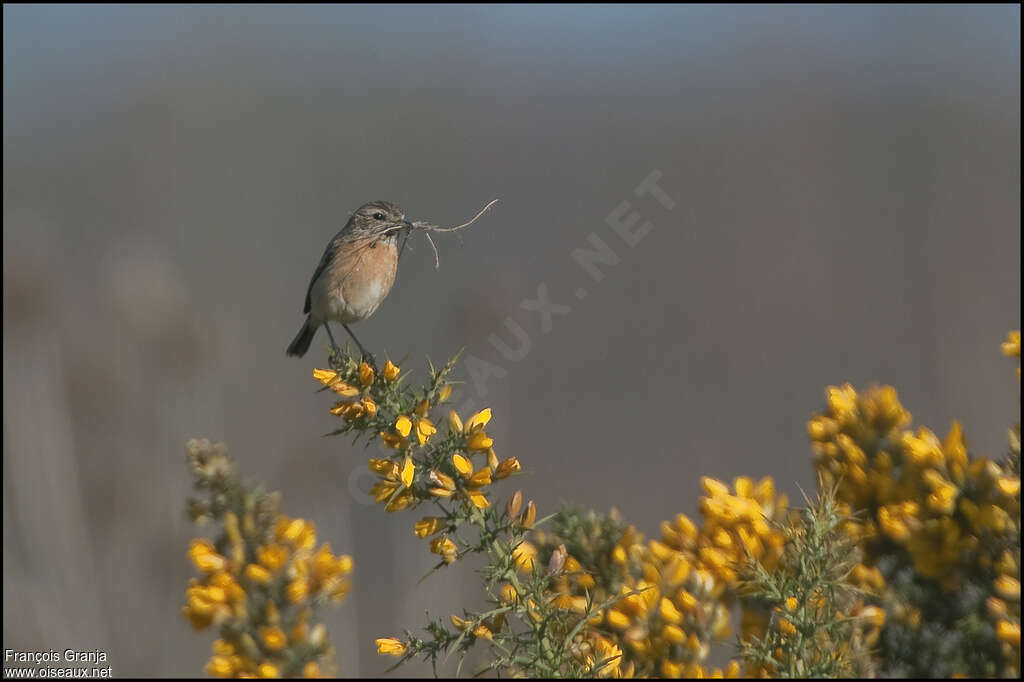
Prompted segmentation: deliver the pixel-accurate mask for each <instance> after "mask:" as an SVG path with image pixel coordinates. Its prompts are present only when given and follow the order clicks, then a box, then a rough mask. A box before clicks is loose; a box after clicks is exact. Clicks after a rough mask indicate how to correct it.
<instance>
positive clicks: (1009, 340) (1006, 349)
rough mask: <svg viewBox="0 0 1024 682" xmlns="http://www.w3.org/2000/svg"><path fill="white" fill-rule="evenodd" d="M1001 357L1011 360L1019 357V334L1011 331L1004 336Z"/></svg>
mask: <svg viewBox="0 0 1024 682" xmlns="http://www.w3.org/2000/svg"><path fill="white" fill-rule="evenodd" d="M1002 351H1003V355H1005V356H1007V357H1011V358H1019V357H1020V332H1019V331H1012V332H1010V333H1009V334H1007V335H1006V341H1003V345H1002Z"/></svg>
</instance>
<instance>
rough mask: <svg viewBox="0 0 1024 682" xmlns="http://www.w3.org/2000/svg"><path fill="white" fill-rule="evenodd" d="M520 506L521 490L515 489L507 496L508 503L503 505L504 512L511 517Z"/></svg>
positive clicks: (516, 512)
mask: <svg viewBox="0 0 1024 682" xmlns="http://www.w3.org/2000/svg"><path fill="white" fill-rule="evenodd" d="M522 506H523V491H522V490H517V491H515V492H514V493H513V494H512V497H511V498H509V501H508V504H507V505H506V506H505V513H506V514H507V515H508V517H509V518H512V517H513V516H515V515H516V514H518V513H519V510H520V509H522Z"/></svg>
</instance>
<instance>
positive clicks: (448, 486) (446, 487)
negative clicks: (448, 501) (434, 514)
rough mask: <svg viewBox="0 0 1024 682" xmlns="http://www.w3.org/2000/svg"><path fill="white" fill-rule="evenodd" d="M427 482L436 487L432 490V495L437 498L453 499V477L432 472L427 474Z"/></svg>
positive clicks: (435, 471)
mask: <svg viewBox="0 0 1024 682" xmlns="http://www.w3.org/2000/svg"><path fill="white" fill-rule="evenodd" d="M427 480H428V481H429V482H430V483H431V484H432V485H434V487H433V488H431V489H430V494H431V495H435V496H437V497H451V496H452V495H453V494H455V481H454V480H452V477H451V476H448V475H447V474H442V473H441V472H440V471H437V470H433V469H432V470H431V471H430V473H429V474H427Z"/></svg>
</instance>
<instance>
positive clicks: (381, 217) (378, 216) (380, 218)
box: [373, 211, 384, 220]
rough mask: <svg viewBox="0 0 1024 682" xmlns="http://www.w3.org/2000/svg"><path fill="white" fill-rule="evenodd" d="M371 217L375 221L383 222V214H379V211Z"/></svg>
mask: <svg viewBox="0 0 1024 682" xmlns="http://www.w3.org/2000/svg"><path fill="white" fill-rule="evenodd" d="M373 217H374V218H376V219H377V220H384V214H383V213H381V212H380V211H377V212H376V213H374V214H373Z"/></svg>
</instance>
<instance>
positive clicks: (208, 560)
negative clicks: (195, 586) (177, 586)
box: [188, 539, 228, 573]
mask: <svg viewBox="0 0 1024 682" xmlns="http://www.w3.org/2000/svg"><path fill="white" fill-rule="evenodd" d="M188 556H189V558H190V559H192V563H194V564H195V565H196V568H197V569H198V570H199V571H200V572H202V573H216V572H217V571H222V570H224V569H225V568H227V565H228V560H227V559H226V558H225V557H223V556H221V555H220V554H218V553H217V550H216V549H215V548H214V546H213V543H212V542H210V541H209V540H205V539H200V540H193V541H192V544H191V545H189V548H188Z"/></svg>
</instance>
